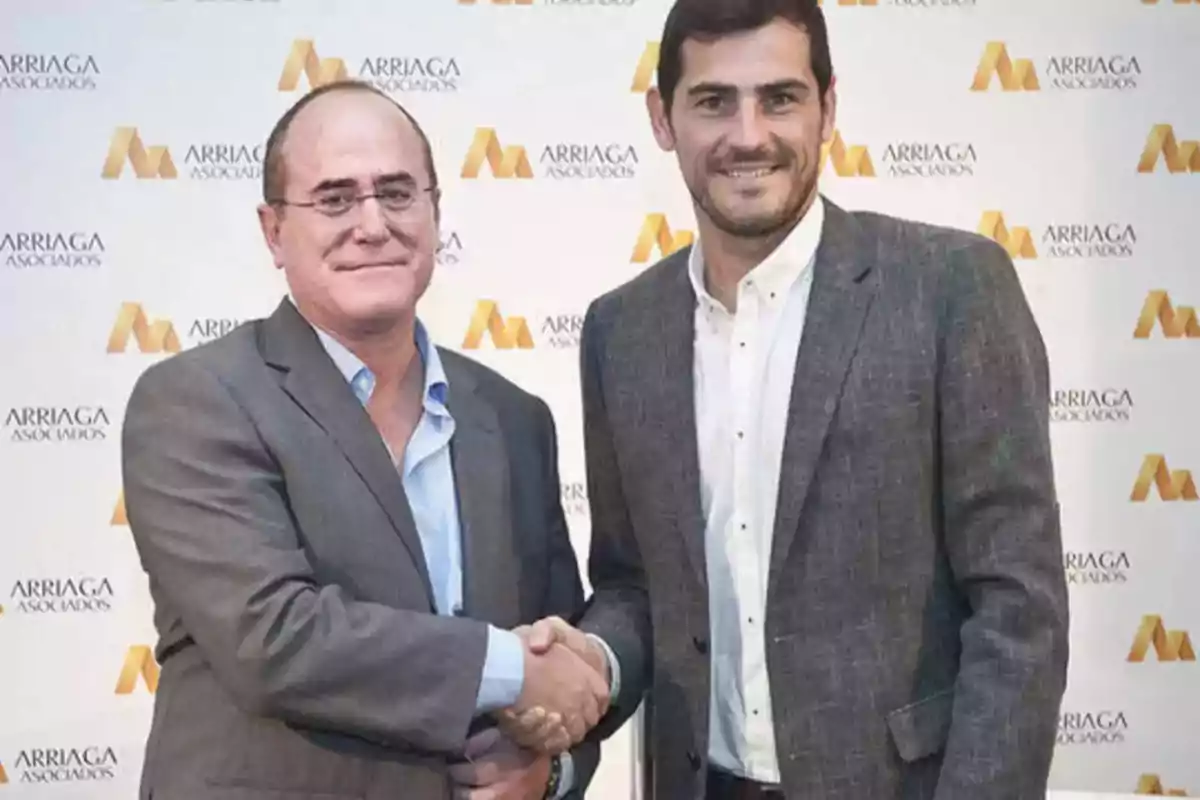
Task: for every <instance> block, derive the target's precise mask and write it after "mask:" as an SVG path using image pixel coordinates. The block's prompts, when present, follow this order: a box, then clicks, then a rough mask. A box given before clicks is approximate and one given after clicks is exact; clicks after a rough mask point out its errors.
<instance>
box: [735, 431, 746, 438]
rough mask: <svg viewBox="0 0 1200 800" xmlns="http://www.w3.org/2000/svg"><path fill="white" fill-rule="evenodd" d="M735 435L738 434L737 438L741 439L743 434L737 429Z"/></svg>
mask: <svg viewBox="0 0 1200 800" xmlns="http://www.w3.org/2000/svg"><path fill="white" fill-rule="evenodd" d="M737 436H738V438H739V439H741V438H742V437H743V436H745V434H744V433H742V432H741V431H738V432H737Z"/></svg>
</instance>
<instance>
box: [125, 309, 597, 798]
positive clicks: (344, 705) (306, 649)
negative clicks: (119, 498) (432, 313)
mask: <svg viewBox="0 0 1200 800" xmlns="http://www.w3.org/2000/svg"><path fill="white" fill-rule="evenodd" d="M440 354H441V357H442V359H443V361H444V365H445V370H446V374H447V377H448V381H449V387H450V388H449V400H448V405H449V407H450V410H451V413H452V414H453V415H454V417H455V419H456V422H457V429H456V432H455V435H454V440H453V443H452V454H453V455H452V458H453V463H454V471H455V482H456V485H457V491H458V495H459V503H460V509H461V519H462V523H463V561H464V572H465V574H464V588H463V591H464V605H465V617H466V618H453V617H445V616H438V615H436V614H435V613H434V602H433V595H432V591H431V588H430V583H429V576H428V574H427V571H426V568H425V559H424V556H423V555H422V550H421V541H420V537H419V536H418V533H417V529H416V525H415V523H414V521H413V518H412V514H411V511H410V509H409V506H408V503H407V501H406V499H405V494H404V487H403V484H402V482H401V479H400V476H399V474H398V473H397V471H396V469H395V467H394V466H393V465H392V462H391V460H390V458H389V456H388V453H387V450H386V447H385V446H384V444H383V441H382V439H381V438H380V436H379V434H378V433H377V431H376V429H375V428H374V426H373V424H372V423H371V421H370V418H369V417H368V416H367V414H366V411H365V410H364V409H363V407H362V406H361V404H360V403H359V401H358V400H357V399H356V398H355V396H354V394H353V392H352V390H351V388H350V386H349V385H348V384H347V382H346V380H345V379H344V378H343V377H342V375H341V373H340V372H338V370H337V367H336V366H335V365H334V363H333V361H332V360H331V359H330V358H329V356H328V355H327V354H326V352H325V350H324V348H322V347H321V344H320V342H319V340H318V339H317V337H316V335H315V333H314V332H313V330H312V328H311V327H309V326H308V324H307V323H306V322H305V321H304V320H303V319H302V318H301V316H300V315H299V313H298V312H297V311H296V309H295V308H294V307H293V306H292V305H291V303H290V302H289V301H287V300H285V301H284V302H283V303H282V304H281V305H280V306H279V308H278V309H277V310H276V311H275V313H274V314H273V315H272V316H271V317H270V318H268V319H265V320H258V321H255V322H251V323H247V324H245V325H243V326H242V327H240V328H238V329H237V330H236V331H234V332H232V333H230V334H229V335H227V336H225V337H223V338H222V339H220V340H218V341H216V342H213V343H211V344H208V345H204V346H201V347H197V348H195V349H193V350H189V351H187V352H184V353H181V354H180V355H177V356H175V357H173V358H170V359H168V360H166V361H163V362H161V363H159V364H156V365H155V366H153V367H151V368H150V369H148V370H146V372H145V373H143V374H142V376H141V377H140V378H139V380H138V381H137V384H136V386H135V387H134V390H133V394H132V397H131V398H130V401H129V406H128V409H127V412H126V417H125V424H124V432H123V442H122V445H123V452H122V455H123V471H124V484H125V497H126V507H127V511H128V516H129V523H130V527H131V529H132V532H133V537H134V541H135V542H136V545H137V549H138V553H139V554H140V557H141V560H142V564H143V566H144V568H145V570H146V572H147V573H148V574H149V577H150V590H151V593H152V596H153V599H154V604H155V625H156V626H157V629H158V631H159V634H160V638H159V642H158V645H157V648H156V656H157V658H158V659H159V661H160V662H161V664H162V673H161V678H160V684H159V688H158V693H157V695H156V697H155V706H154V719H153V725H152V728H151V731H150V736H149V740H148V742H147V744H146V754H145V767H144V770H143V775H142V787H141V795H140V796H141V798H142V800H150V799H151V798H154V800H199V799H200V798H205V800H209V799H212V800H216V799H217V798H220V800H300V799H301V798H303V799H304V800H316V799H317V798H320V800H342V799H343V798H344V799H345V800H350V799H351V798H357V799H358V800H396V798H401V797H403V798H414V800H425V799H426V798H430V799H432V798H438V800H441V798H444V797H447V796H448V795H447V792H448V787H447V783H446V775H445V770H446V765H447V764H448V762H450V761H453V760H455V759H456V758H457V757H458V754H459V753H461V751H462V748H463V745H464V741H465V739H466V738H467V736H468V732H469V731H473V730H477V729H479V728H480V727H482V726H485V725H487V724H489V723H488V722H487V721H486V720H482V721H481V720H473V719H472V718H473V716H474V705H475V697H476V691H477V688H478V680H479V674H480V670H481V668H482V665H483V661H484V655H485V649H486V629H485V624H484V623H485V621H486V622H491V623H492V624H495V625H497V626H499V627H502V628H512V627H514V626H516V625H518V624H522V623H528V622H533V621H535V620H537V619H539V618H541V617H543V616H545V615H547V614H558V615H562V616H564V617H568V618H570V617H573V616H574V615H576V614H577V613H578V612H579V611H580V609H581V607H582V603H583V593H582V587H581V584H580V578H579V571H578V567H577V562H576V557H575V554H574V552H573V550H572V548H571V544H570V540H569V538H568V535H567V526H566V520H565V518H564V516H563V511H562V507H561V504H560V502H559V497H560V489H559V482H558V464H557V458H558V456H557V449H556V440H555V427H554V421H553V418H552V416H551V414H550V411H549V409H548V408H547V406H546V404H545V403H544V402H543V401H541V400H540V399H538V398H536V397H534V396H532V395H530V394H527V393H525V392H524V391H522V390H520V389H519V388H517V387H516V386H515V385H513V384H512V383H510V382H508V381H507V380H505V379H504V378H502V377H501V376H499V375H498V374H496V373H494V372H492V371H491V370H488V369H487V368H485V367H483V366H481V365H479V364H477V363H475V362H473V361H470V360H468V359H466V358H464V357H461V356H459V355H457V354H455V353H453V352H448V351H445V350H442V351H440ZM598 757H599V755H598V747H597V746H596V745H595V744H587V745H584V746H582V747H580V748H578V749H577V750H576V751H575V752H574V758H575V761H576V765H577V772H578V773H580V774H581V776H582V778H583V779H584V780H585V781H586V780H589V779H590V776H591V775H592V773H593V771H594V769H595V766H596V763H597V760H598Z"/></svg>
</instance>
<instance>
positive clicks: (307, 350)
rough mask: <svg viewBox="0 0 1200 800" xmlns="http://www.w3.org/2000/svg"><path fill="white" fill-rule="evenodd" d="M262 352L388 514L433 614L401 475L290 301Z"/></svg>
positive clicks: (267, 327)
mask: <svg viewBox="0 0 1200 800" xmlns="http://www.w3.org/2000/svg"><path fill="white" fill-rule="evenodd" d="M262 348H263V354H264V357H265V358H266V361H267V363H268V364H271V365H272V366H274V367H276V368H278V369H280V370H282V371H283V373H284V375H283V380H282V382H281V384H282V386H283V390H284V391H285V392H287V394H288V395H290V396H291V398H292V399H293V400H295V402H296V404H297V405H299V406H300V407H301V408H302V409H304V411H305V413H307V414H308V416H309V417H311V418H312V420H313V421H314V422H315V423H316V424H317V425H319V426H320V427H321V428H322V430H324V431H325V432H326V433H327V434H329V436H330V438H332V439H333V440H334V442H336V443H337V445H338V447H339V448H340V449H341V451H342V453H343V454H344V455H345V456H346V459H347V461H349V462H350V466H351V467H353V468H354V471H355V472H357V473H358V475H359V477H360V478H362V480H363V482H364V483H365V484H366V485H367V488H368V489H370V490H371V493H372V494H373V495H374V496H375V499H376V501H378V503H379V505H380V506H381V507H382V508H383V510H384V511H385V512H386V513H387V516H388V519H390V520H391V522H392V526H393V527H394V528H395V530H396V533H397V534H399V536H400V538H401V540H403V542H404V545H405V546H406V547H407V548H408V551H409V554H410V555H411V556H412V559H413V563H414V564H415V565H416V568H417V571H418V573H419V574H420V576H421V582H422V584H423V585H424V587H425V594H426V597H427V599H428V600H429V607H430V610H433V609H434V608H435V604H434V599H433V588H432V585H431V583H430V579H429V571H428V568H427V567H426V564H425V554H424V551H423V550H422V548H421V537H420V535H419V534H418V533H417V525H416V522H415V521H414V520H413V516H412V510H411V509H410V507H409V505H408V500H407V498H406V497H405V494H404V483H403V481H402V480H401V478H400V474H399V472H398V471H397V469H396V467H395V465H394V464H393V463H392V460H391V457H390V456H389V455H388V451H387V447H386V445H384V443H383V439H382V437H381V436H380V435H379V432H378V430H376V428H375V425H374V424H373V423H372V422H371V418H370V417H369V416H368V415H367V412H366V410H365V409H364V408H363V407H362V404H361V403H359V401H358V398H356V397H355V396H354V392H353V390H352V389H351V388H350V385H349V384H348V383H347V382H346V379H345V378H344V377H343V376H342V374H341V373H340V372H339V371H338V369H337V366H336V365H334V363H333V360H332V359H331V358H330V357H329V355H328V354H327V353H326V352H325V348H323V347H322V346H321V342H320V340H319V339H318V338H317V335H316V333H315V332H314V331H313V329H312V327H311V326H310V325H309V324H308V322H307V321H305V319H304V318H303V317H302V316H300V313H299V312H298V311H297V310H296V308H295V306H293V305H292V303H291V301H290V300H286V299H285V300H284V301H283V302H282V303H280V305H279V307H278V308H277V309H276V311H275V313H274V314H272V315H271V317H270V318H268V319H267V320H266V322H265V323H264V325H263V332H262Z"/></svg>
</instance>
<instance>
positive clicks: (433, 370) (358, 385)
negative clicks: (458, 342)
mask: <svg viewBox="0 0 1200 800" xmlns="http://www.w3.org/2000/svg"><path fill="white" fill-rule="evenodd" d="M312 327H313V330H315V331H316V333H317V338H318V339H320V340H321V344H322V345H323V346H324V347H325V352H327V353H329V357H330V358H331V359H333V363H334V364H335V365H336V366H337V368H338V371H339V372H341V373H342V377H344V378H345V379H346V381H347V382H348V383H349V384H350V388H351V389H353V390H354V394H355V396H356V397H358V399H359V402H361V403H363V404H366V402H367V400H369V399H370V397H371V393H372V392H373V391H374V390H375V375H374V374H373V373H372V372H371V370H370V369H368V368H367V366H366V365H365V364H364V363H363V362H362V361H361V360H360V359H359V357H358V356H356V355H354V353H352V352H351V351H350V349H349V348H348V347H346V346H345V345H344V344H342V343H341V342H339V341H338V340H337V339H335V338H333V337H332V336H330V335H329V334H328V333H326V332H325V331H324V330H322V329H321V328H319V327H317V326H316V325H313V326H312ZM413 338H414V339H415V341H416V345H417V354H418V355H419V356H420V358H421V361H422V363H423V364H424V366H425V388H424V394H423V396H422V404H423V405H424V407H425V410H426V411H429V412H430V413H439V414H443V415H448V414H449V411H448V410H447V409H446V394H447V392H448V390H449V381H448V380H447V379H446V370H445V368H444V367H443V366H442V359H441V357H440V356H439V355H438V351H437V347H435V346H434V345H433V343H432V342H431V341H430V339H429V333H428V331H426V329H425V326H424V325H423V324H421V320H419V319H418V320H416V325H415V326H414V336H413Z"/></svg>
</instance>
